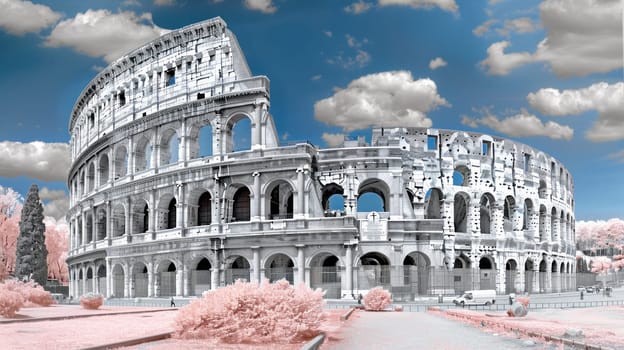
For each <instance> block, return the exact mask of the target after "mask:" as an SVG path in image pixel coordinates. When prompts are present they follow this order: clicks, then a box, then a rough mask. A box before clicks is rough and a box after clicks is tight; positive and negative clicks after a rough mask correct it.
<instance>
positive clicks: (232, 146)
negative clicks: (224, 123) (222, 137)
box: [226, 116, 251, 153]
mask: <svg viewBox="0 0 624 350" xmlns="http://www.w3.org/2000/svg"><path fill="white" fill-rule="evenodd" d="M227 136H228V142H227V143H226V152H228V153H229V152H239V151H244V150H248V149H251V121H250V120H249V118H247V117H244V116H243V117H241V118H240V119H238V120H235V121H234V120H233V121H232V122H231V123H230V124H229V125H228V128H227Z"/></svg>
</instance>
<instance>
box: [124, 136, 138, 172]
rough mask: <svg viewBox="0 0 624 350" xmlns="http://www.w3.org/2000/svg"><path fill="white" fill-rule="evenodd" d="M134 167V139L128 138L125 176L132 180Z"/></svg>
mask: <svg viewBox="0 0 624 350" xmlns="http://www.w3.org/2000/svg"><path fill="white" fill-rule="evenodd" d="M135 167H136V150H135V149H134V138H133V137H132V136H130V137H129V138H128V164H126V169H127V171H126V174H127V175H128V176H130V178H132V176H133V175H134V171H135V169H136V168H135Z"/></svg>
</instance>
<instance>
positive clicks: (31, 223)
mask: <svg viewBox="0 0 624 350" xmlns="http://www.w3.org/2000/svg"><path fill="white" fill-rule="evenodd" d="M19 228H20V232H19V237H18V238H17V247H16V251H15V255H16V256H15V276H16V277H17V278H18V279H20V280H22V279H28V278H32V279H33V280H34V281H35V282H37V283H39V284H40V285H42V286H44V285H45V284H46V281H47V279H48V262H47V260H48V250H47V248H46V245H45V225H44V223H43V206H42V205H41V201H40V200H39V188H38V187H37V185H32V186H30V190H28V196H27V197H26V202H25V203H24V206H23V207H22V219H21V221H20V225H19Z"/></svg>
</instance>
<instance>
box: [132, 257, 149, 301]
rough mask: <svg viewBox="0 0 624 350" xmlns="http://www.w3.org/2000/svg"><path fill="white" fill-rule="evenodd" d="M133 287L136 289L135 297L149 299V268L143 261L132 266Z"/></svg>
mask: <svg viewBox="0 0 624 350" xmlns="http://www.w3.org/2000/svg"><path fill="white" fill-rule="evenodd" d="M132 286H133V287H134V297H137V298H141V297H143V298H144V297H147V295H148V294H147V290H148V271H147V266H146V265H145V264H144V263H143V262H141V261H138V262H136V263H134V265H133V266H132Z"/></svg>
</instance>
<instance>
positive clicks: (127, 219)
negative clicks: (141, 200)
mask: <svg viewBox="0 0 624 350" xmlns="http://www.w3.org/2000/svg"><path fill="white" fill-rule="evenodd" d="M125 226H126V227H125V229H126V232H125V234H126V238H127V240H128V242H131V241H132V201H131V199H130V197H127V198H126V217H125Z"/></svg>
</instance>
